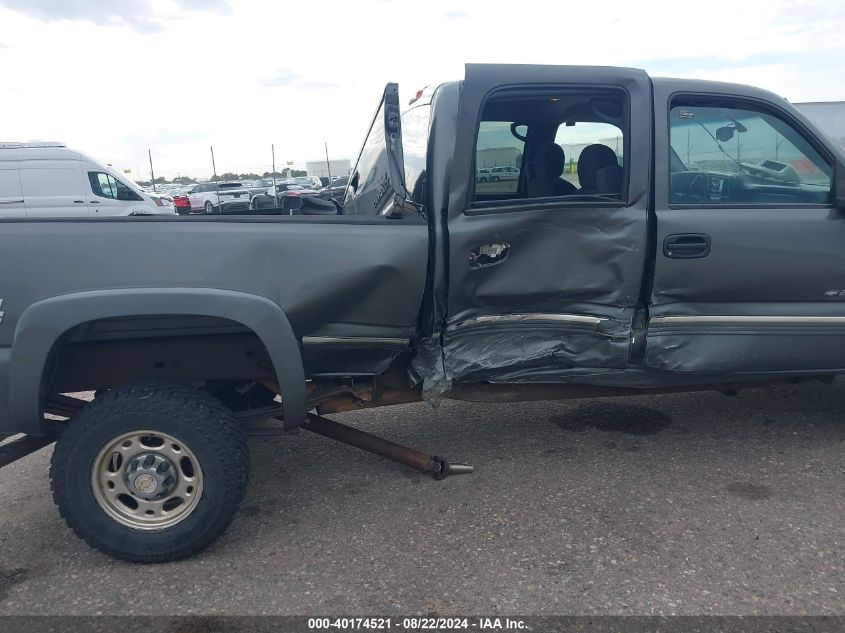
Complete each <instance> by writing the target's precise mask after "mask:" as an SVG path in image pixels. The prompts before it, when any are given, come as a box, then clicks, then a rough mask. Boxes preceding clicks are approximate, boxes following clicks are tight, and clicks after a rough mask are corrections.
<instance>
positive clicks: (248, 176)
mask: <svg viewBox="0 0 845 633" xmlns="http://www.w3.org/2000/svg"><path fill="white" fill-rule="evenodd" d="M259 178H261V176H259V175H258V174H241V175H240V176H239V179H240V180H258V179H259Z"/></svg>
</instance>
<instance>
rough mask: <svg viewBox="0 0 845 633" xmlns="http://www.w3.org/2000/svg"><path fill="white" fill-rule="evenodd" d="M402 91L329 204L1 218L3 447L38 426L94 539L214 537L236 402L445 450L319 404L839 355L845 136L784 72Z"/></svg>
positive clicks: (825, 363) (442, 465)
mask: <svg viewBox="0 0 845 633" xmlns="http://www.w3.org/2000/svg"><path fill="white" fill-rule="evenodd" d="M524 86H529V87H530V88H531V89H530V90H526V89H524ZM398 94H399V93H398V86H397V85H396V84H388V86H387V87H386V89H385V91H384V93H383V96H382V100H381V103H380V105H379V107H378V110H377V114H376V116H375V118H374V119H373V120H372V121H371V122H370V125H369V128H368V129H369V130H370V131H369V133H368V135H367V138H366V140H365V142H364V145H363V147H364V148H365V149H364V150H362V152H361V154H360V155H359V157H358V160H357V162H356V164H355V169H354V171H353V175H352V177H351V179H350V183H349V186H348V187H347V190H346V194H345V196H344V200H343V202H342V205H334V204H333V203H330V202H329V201H321V200H317V199H316V198H312V197H309V196H304V197H302V198H303V199H306V200H317V202H319V203H323V204H324V205H325V204H326V203H328V204H329V205H330V206H331V207H332V208H334V209H335V216H334V217H329V218H294V219H292V220H291V221H288V218H280V217H271V214H270V213H269V212H268V215H267V216H266V217H265V216H262V215H261V214H259V213H256V214H254V215H251V216H250V217H249V218H247V219H246V221H245V219H244V218H242V217H234V216H233V217H225V216H223V217H215V218H209V217H200V218H192V221H187V218H175V219H172V221H168V222H148V221H146V219H143V218H142V219H139V218H132V217H128V218H119V219H117V220H116V221H115V220H112V221H99V220H95V221H84V222H83V221H79V222H74V221H67V220H66V219H64V218H62V216H61V213H59V212H57V213H56V214H55V215H54V216H53V217H55V218H56V219H57V221H50V220H41V221H39V222H27V221H19V220H17V219H10V218H6V219H4V220H2V230H0V270H2V271H4V277H3V278H2V282H0V296H2V301H3V304H2V309H3V310H4V314H5V316H3V321H2V325H0V434H2V435H14V434H24V435H23V437H21V438H19V439H16V440H13V441H11V442H9V443H7V444H6V445H4V446H3V447H0V458H2V459H4V461H3V462H0V463H8V462H9V461H10V460H12V459H14V458H15V457H18V456H21V455H24V454H26V453H27V452H31V451H32V450H35V449H37V448H40V447H43V446H45V445H47V444H49V443H51V442H52V441H54V440H57V441H56V446H55V449H54V450H53V452H52V458H51V468H50V478H51V482H52V493H53V497H54V499H55V501H56V503H57V505H58V508H59V512H60V513H61V515H62V516H63V517H64V518H65V519H66V521H67V522H68V524H69V525H70V527H71V528H72V529H73V530H74V532H75V533H76V534H77V535H79V536H80V537H81V538H83V539H85V541H86V542H88V543H89V544H90V545H92V546H93V547H96V548H98V549H100V550H102V551H104V552H106V553H108V554H110V555H112V556H116V557H118V558H122V559H126V560H131V561H137V562H147V563H149V562H162V561H169V560H174V559H178V558H182V557H185V556H188V555H190V554H192V553H194V552H196V551H198V550H200V549H202V548H203V547H206V546H207V545H209V544H210V543H211V542H212V541H214V540H215V539H216V538H217V537H218V536H219V535H220V534H221V533H222V532H223V531H224V530H225V529H226V526H227V525H229V523H230V522H231V519H232V518H233V516H234V514H235V512H236V510H237V508H238V506H239V504H240V503H241V501H242V500H243V498H244V495H245V492H246V488H247V481H248V479H249V463H250V461H249V454H248V451H249V449H248V445H247V442H246V441H245V437H246V434H247V433H248V432H249V431H250V426H251V425H252V424H253V423H254V422H255V421H260V422H261V423H262V424H263V427H262V428H261V429H260V432H262V433H265V434H266V433H268V432H271V431H272V430H273V429H270V428H268V426H267V423H266V421H268V420H271V419H272V420H277V421H278V424H277V425H276V427H275V431H277V432H279V433H282V432H283V431H289V430H291V429H297V428H300V427H301V428H303V429H305V430H309V431H313V432H315V433H319V434H322V435H326V436H328V437H332V438H335V439H339V440H342V441H346V442H348V443H352V444H354V445H356V446H359V447H365V448H366V449H367V450H370V451H372V452H375V453H378V454H380V455H383V456H386V457H389V458H391V459H394V460H396V461H400V462H402V463H405V464H408V465H411V466H413V467H414V468H416V469H417V470H420V471H424V472H429V473H431V474H433V475H435V476H438V477H443V476H446V475H449V474H454V473H458V472H467V470H468V468H467V467H466V466H464V465H460V464H450V463H448V462H447V461H446V460H444V459H442V458H435V457H432V456H430V455H427V454H425V453H422V452H421V451H414V450H411V449H408V448H407V447H399V446H397V445H396V444H391V443H386V442H385V441H383V440H380V439H379V438H377V437H374V436H373V435H371V434H361V432H360V431H357V430H356V429H354V428H352V427H349V426H344V425H339V424H338V423H337V422H334V421H332V420H331V419H328V418H326V417H324V414H327V413H339V412H343V411H349V410H355V409H358V410H364V409H367V408H372V407H379V406H387V405H393V404H400V403H404V402H412V401H420V400H431V401H435V402H436V401H437V400H438V399H441V398H453V399H459V400H467V401H472V402H479V401H481V402H492V403H497V402H509V401H518V400H556V399H565V398H573V397H594V396H621V395H635V394H644V393H656V392H672V391H678V390H682V391H691V390H719V391H723V392H725V393H731V394H733V393H736V391H737V390H738V389H740V388H742V387H745V386H758V385H764V384H768V383H775V382H784V381H785V382H790V383H793V382H799V381H806V380H819V381H822V382H831V381H832V380H833V378H834V377H835V376H836V375H841V374H843V373H845V345H843V344H842V332H843V328H845V276H844V273H843V271H845V248H843V245H845V153H843V152H842V150H840V149H839V148H838V147H837V146H836V145H835V144H834V143H833V141H831V140H830V139H828V138H827V137H826V136H825V135H824V134H822V133H821V132H820V131H819V130H818V129H817V128H816V127H815V126H814V125H813V124H812V123H810V122H809V121H808V120H807V119H806V118H805V117H804V116H802V115H801V113H800V112H798V111H797V110H796V109H795V108H794V107H793V106H792V105H791V104H790V103H789V102H787V101H786V100H784V99H782V98H780V97H778V96H776V95H774V94H772V93H770V92H767V91H764V90H759V89H755V88H751V87H745V86H740V85H736V84H728V83H720V82H713V81H693V80H688V79H666V78H652V77H650V76H649V75H648V74H647V73H646V72H645V71H642V70H635V69H630V68H610V67H578V66H557V67H556V66H528V65H519V66H502V65H484V66H478V65H468V66H467V67H466V76H465V78H464V79H463V80H462V81H457V82H450V83H446V84H442V85H440V86H439V87H437V88H436V90H434V91H433V95H432V96H430V97H425V98H420V99H418V100H417V101H416V102H415V103H414V105H413V107H412V108H411V109H410V110H408V111H407V112H405V113H404V114H403V115H401V117H400V116H399V96H398ZM488 121H490V122H493V123H501V122H503V121H504V122H505V123H506V122H508V121H510V122H519V123H520V124H521V125H523V126H525V127H527V128H528V129H527V131H526V133H525V134H521V135H520V136H522V137H523V138H524V139H525V141H524V147H523V150H524V151H522V152H521V155H522V158H521V163H520V169H521V170H522V172H523V176H524V177H523V178H521V179H519V180H518V181H517V184H516V186H515V187H514V191H512V192H505V193H503V192H501V191H498V192H491V191H488V190H487V188H478V187H476V183H475V175H476V171H475V170H476V166H475V163H476V158H477V156H478V154H479V153H480V152H481V151H485V150H486V148H488V147H491V146H494V145H493V144H494V143H497V142H499V140H500V138H501V134H502V129H496V130H495V135H494V134H491V136H490V137H486V138H485V134H486V129H490V128H496V127H497V126H484V125H483V124H484V123H486V122H488ZM526 122H527V123H526ZM573 126H575V130H578V126H582V127H583V128H584V132H583V133H579V134H578V135H577V137H573V138H577V139H578V142H579V143H581V142H582V141H583V139H584V138H585V135H588V134H591V133H592V132H591V130H599V131H598V132H596V133H595V136H593V137H592V140H593V141H594V142H591V143H589V144H588V145H586V146H585V147H584V148H583V149H581V150H580V155H579V157H578V169H577V183H573V182H569V181H567V180H564V179H563V178H561V174H562V173H563V170H564V166H565V164H566V157H565V155H564V148H563V145H561V144H558V142H556V139H558V138H559V135H563V137H564V138H565V136H566V135H567V134H569V131H568V130H569V128H571V127H573ZM605 126H606V127H605ZM498 127H501V126H498ZM513 127H514V126H511V128H512V130H513ZM607 128H612V129H613V130H616V136H615V139H614V143H613V146H614V148H615V147H617V146H618V147H619V148H620V149H622V148H624V152H625V156H624V160H623V161H622V163H621V164H620V163H619V160H618V156H617V155H616V153H615V150H614V149H613V148H611V147H609V146H608V145H606V144H603V143H602V140H606V139H608V138H611V137H610V136H608V134H607ZM403 130H404V134H403ZM482 130H485V132H484V133H482ZM504 130H505V131H506V130H507V128H506V127H505V128H504ZM742 134H747V135H748V137H747V138H748V140H747V141H746V143H747V144H748V145H751V142H752V139H753V143H754V147H755V148H757V150H756V151H757V155H756V156H755V158H754V162H753V163H751V162H748V160H747V159H746V160H742V159H741V158H740V157H739V156H738V154H739V152H735V151H734V148H735V147H737V146H739V142H738V137H739V136H740V135H742ZM731 139H734V141H735V142H734V143H730V141H731ZM518 140H519V139H518V138H517V137H515V140H514V143H516V142H517V141H518ZM567 146H568V147H571V146H572V144H567ZM681 150H682V151H681ZM776 152H777V153H776ZM567 175H569V174H567ZM4 178H5V179H4V182H8V180H9V178H8V176H5V177H4ZM17 195H20V194H17ZM271 195H275V192H271ZM6 199H7V198H3V199H2V200H4V201H5V200H6ZM326 208H328V207H326ZM82 391H88V392H94V393H96V397H95V398H94V399H93V401H92V402H90V403H89V402H86V401H83V400H79V399H75V398H73V397H70V396H69V395H68V394H71V393H74V392H82ZM47 414H49V416H50V417H45V416H47ZM356 417H357V416H356ZM54 418H57V419H54ZM479 432H483V428H480V429H479ZM520 432H524V433H530V432H531V425H525V424H523V425H522V430H521V431H520ZM445 433H446V431H444V435H443V436H442V437H439V438H438V444H439V445H441V446H442V445H444V444H445V443H446V441H447V440H446V437H447V436H446V435H445ZM57 438H58V439H57ZM278 441H280V442H281V441H285V440H284V436H282V437H280V438H279V440H278ZM725 441H727V440H725ZM799 448H800V447H799ZM265 453H266V451H265ZM271 453H272V451H271ZM276 453H278V451H276ZM596 459H600V456H598V457H597V458H596ZM257 470H258V472H260V473H266V472H269V469H257ZM456 485H460V484H456ZM514 485H522V482H515V483H514ZM279 486H284V482H273V486H272V494H273V497H274V499H279V498H283V497H290V498H293V499H295V498H296V496H295V495H296V491H287V492H280V491H279ZM265 489H266V487H265ZM644 494H645V493H644ZM632 502H636V500H633V501H632ZM564 505H565V504H564ZM282 510H283V509H282ZM561 511H562V512H565V511H566V510H565V508H564V507H562V510H561ZM268 529H269V528H268ZM278 529H279V530H280V532H281V531H282V530H283V528H282V527H279V528H278ZM283 536H284V535H283V534H281V533H280V535H279V538H283ZM316 537H319V535H316Z"/></svg>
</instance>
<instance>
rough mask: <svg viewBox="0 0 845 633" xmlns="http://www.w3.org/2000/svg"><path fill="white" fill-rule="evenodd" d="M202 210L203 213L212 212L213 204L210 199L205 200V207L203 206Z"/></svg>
mask: <svg viewBox="0 0 845 633" xmlns="http://www.w3.org/2000/svg"><path fill="white" fill-rule="evenodd" d="M203 211H204V212H205V213H214V205H213V204H211V201H210V200H207V201H206V203H205V207H203Z"/></svg>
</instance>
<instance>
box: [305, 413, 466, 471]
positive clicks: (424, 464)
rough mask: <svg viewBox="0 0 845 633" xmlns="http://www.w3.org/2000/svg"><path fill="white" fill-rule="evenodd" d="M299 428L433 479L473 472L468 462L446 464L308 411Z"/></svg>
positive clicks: (439, 458)
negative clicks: (404, 466)
mask: <svg viewBox="0 0 845 633" xmlns="http://www.w3.org/2000/svg"><path fill="white" fill-rule="evenodd" d="M302 428H303V429H307V430H308V431H312V432H314V433H318V434H319V435H322V436H324V437H328V438H331V439H333V440H337V441H338V442H343V443H344V444H350V445H351V446H355V447H357V448H360V449H362V450H365V451H367V452H369V453H374V454H376V455H380V456H381V457H385V458H387V459H390V460H393V461H394V462H399V463H400V464H405V465H406V466H410V467H411V468H413V469H414V470H418V471H419V472H421V473H428V474H430V475H431V476H432V477H434V478H435V479H444V478H445V477H448V476H449V475H466V474H469V473H471V472H472V471H473V467H472V466H470V465H469V464H450V463H449V462H447V461H446V460H445V459H443V458H442V457H436V456H433V455H429V454H428V453H423V452H422V451H418V450H415V449H413V448H409V447H407V446H402V445H401V444H395V443H393V442H389V441H388V440H385V439H383V438H381V437H378V436H376V435H371V434H370V433H366V432H364V431H359V430H358V429H354V428H352V427H351V426H346V425H345V424H341V423H340V422H335V421H334V420H329V419H328V418H324V417H322V416H319V415H314V414H313V413H309V414H308V422H306V423H305V424H304V425H303V426H302Z"/></svg>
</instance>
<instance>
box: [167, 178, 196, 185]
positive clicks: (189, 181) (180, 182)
mask: <svg viewBox="0 0 845 633" xmlns="http://www.w3.org/2000/svg"><path fill="white" fill-rule="evenodd" d="M196 182H197V181H196V180H194V179H193V178H189V177H188V176H179V177H178V178H174V179H173V184H176V185H193V184H196Z"/></svg>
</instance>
